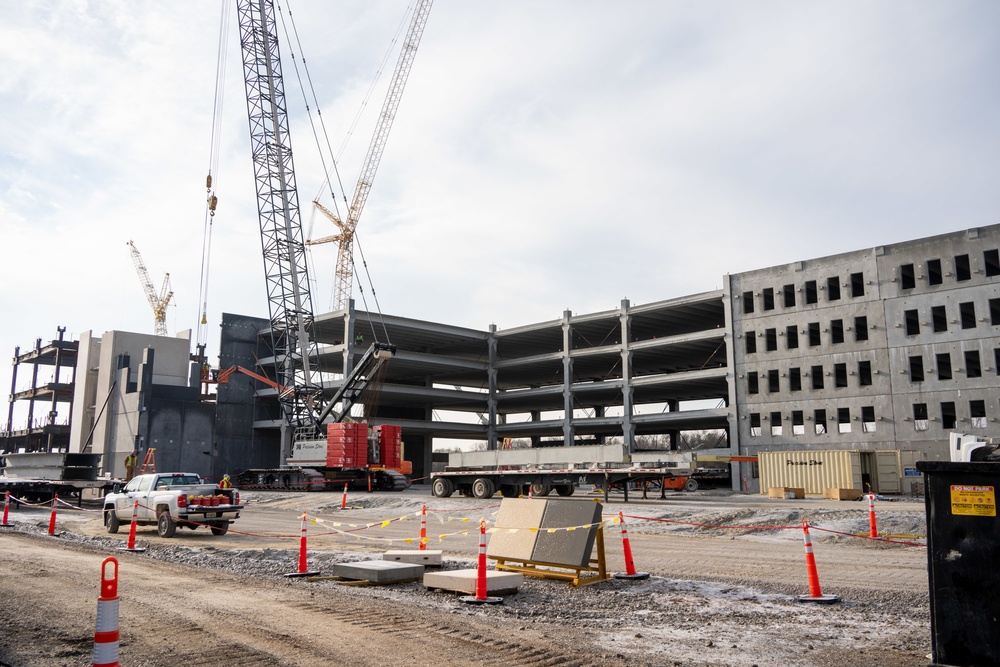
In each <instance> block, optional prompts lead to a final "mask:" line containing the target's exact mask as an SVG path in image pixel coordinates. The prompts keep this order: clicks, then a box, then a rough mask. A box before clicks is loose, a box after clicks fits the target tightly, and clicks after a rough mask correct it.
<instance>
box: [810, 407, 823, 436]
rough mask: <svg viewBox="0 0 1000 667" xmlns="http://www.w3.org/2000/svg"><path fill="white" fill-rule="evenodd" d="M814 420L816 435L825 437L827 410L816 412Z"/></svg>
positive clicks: (814, 412)
mask: <svg viewBox="0 0 1000 667" xmlns="http://www.w3.org/2000/svg"><path fill="white" fill-rule="evenodd" d="M813 419H814V420H816V422H815V423H814V424H813V429H814V430H815V433H816V435H823V434H824V433H826V410H814V411H813Z"/></svg>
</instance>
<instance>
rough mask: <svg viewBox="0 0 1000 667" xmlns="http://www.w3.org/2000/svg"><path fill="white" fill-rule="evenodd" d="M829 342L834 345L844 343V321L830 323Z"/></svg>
mask: <svg viewBox="0 0 1000 667" xmlns="http://www.w3.org/2000/svg"><path fill="white" fill-rule="evenodd" d="M830 342H831V343H833V344H834V345H836V344H837V343H843V342H844V320H831V321H830Z"/></svg>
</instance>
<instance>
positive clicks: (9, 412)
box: [7, 346, 21, 433]
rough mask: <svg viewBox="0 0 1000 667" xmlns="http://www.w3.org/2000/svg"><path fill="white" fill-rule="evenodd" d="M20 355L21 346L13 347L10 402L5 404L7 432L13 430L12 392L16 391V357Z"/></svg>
mask: <svg viewBox="0 0 1000 667" xmlns="http://www.w3.org/2000/svg"><path fill="white" fill-rule="evenodd" d="M19 356H21V347H20V346H17V347H15V348H14V370H13V371H11V374H10V402H9V403H8V404H7V433H13V432H14V394H15V393H16V392H17V367H18V363H17V358H18V357H19Z"/></svg>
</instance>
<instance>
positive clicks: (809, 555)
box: [796, 520, 840, 604]
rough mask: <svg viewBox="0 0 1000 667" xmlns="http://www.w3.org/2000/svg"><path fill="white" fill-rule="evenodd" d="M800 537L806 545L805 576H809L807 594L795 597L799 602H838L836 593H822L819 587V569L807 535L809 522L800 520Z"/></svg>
mask: <svg viewBox="0 0 1000 667" xmlns="http://www.w3.org/2000/svg"><path fill="white" fill-rule="evenodd" d="M802 538H803V540H805V545H806V576H807V577H808V578H809V595H800V596H798V597H797V598H796V599H797V600H798V601H799V602H822V603H825V604H829V603H831V602H839V601H840V598H839V597H837V596H836V595H823V590H822V589H821V588H820V587H819V571H818V570H817V569H816V556H814V555H813V545H812V538H811V537H809V522H808V521H805V520H803V521H802Z"/></svg>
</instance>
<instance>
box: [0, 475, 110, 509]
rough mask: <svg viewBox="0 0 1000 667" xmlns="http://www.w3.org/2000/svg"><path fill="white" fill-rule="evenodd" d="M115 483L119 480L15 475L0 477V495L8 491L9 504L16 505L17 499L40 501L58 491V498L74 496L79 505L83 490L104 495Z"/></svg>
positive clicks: (49, 498)
mask: <svg viewBox="0 0 1000 667" xmlns="http://www.w3.org/2000/svg"><path fill="white" fill-rule="evenodd" d="M116 483H118V484H120V483H121V480H115V479H98V480H62V479H21V478H17V477H0V495H3V494H4V493H5V492H7V491H9V492H10V496H11V499H10V502H11V504H13V505H15V506H17V505H19V504H20V503H18V500H24V501H27V502H35V503H40V502H45V501H48V500H51V499H52V497H53V496H54V495H55V494H57V493H58V494H59V497H60V498H64V499H66V500H69V499H70V498H76V504H77V506H79V505H81V504H83V494H84V492H85V491H95V492H98V494H99V495H101V496H105V495H107V494H108V493H109V492H111V491H112V490H113V489H114V486H115V484H116Z"/></svg>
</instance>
